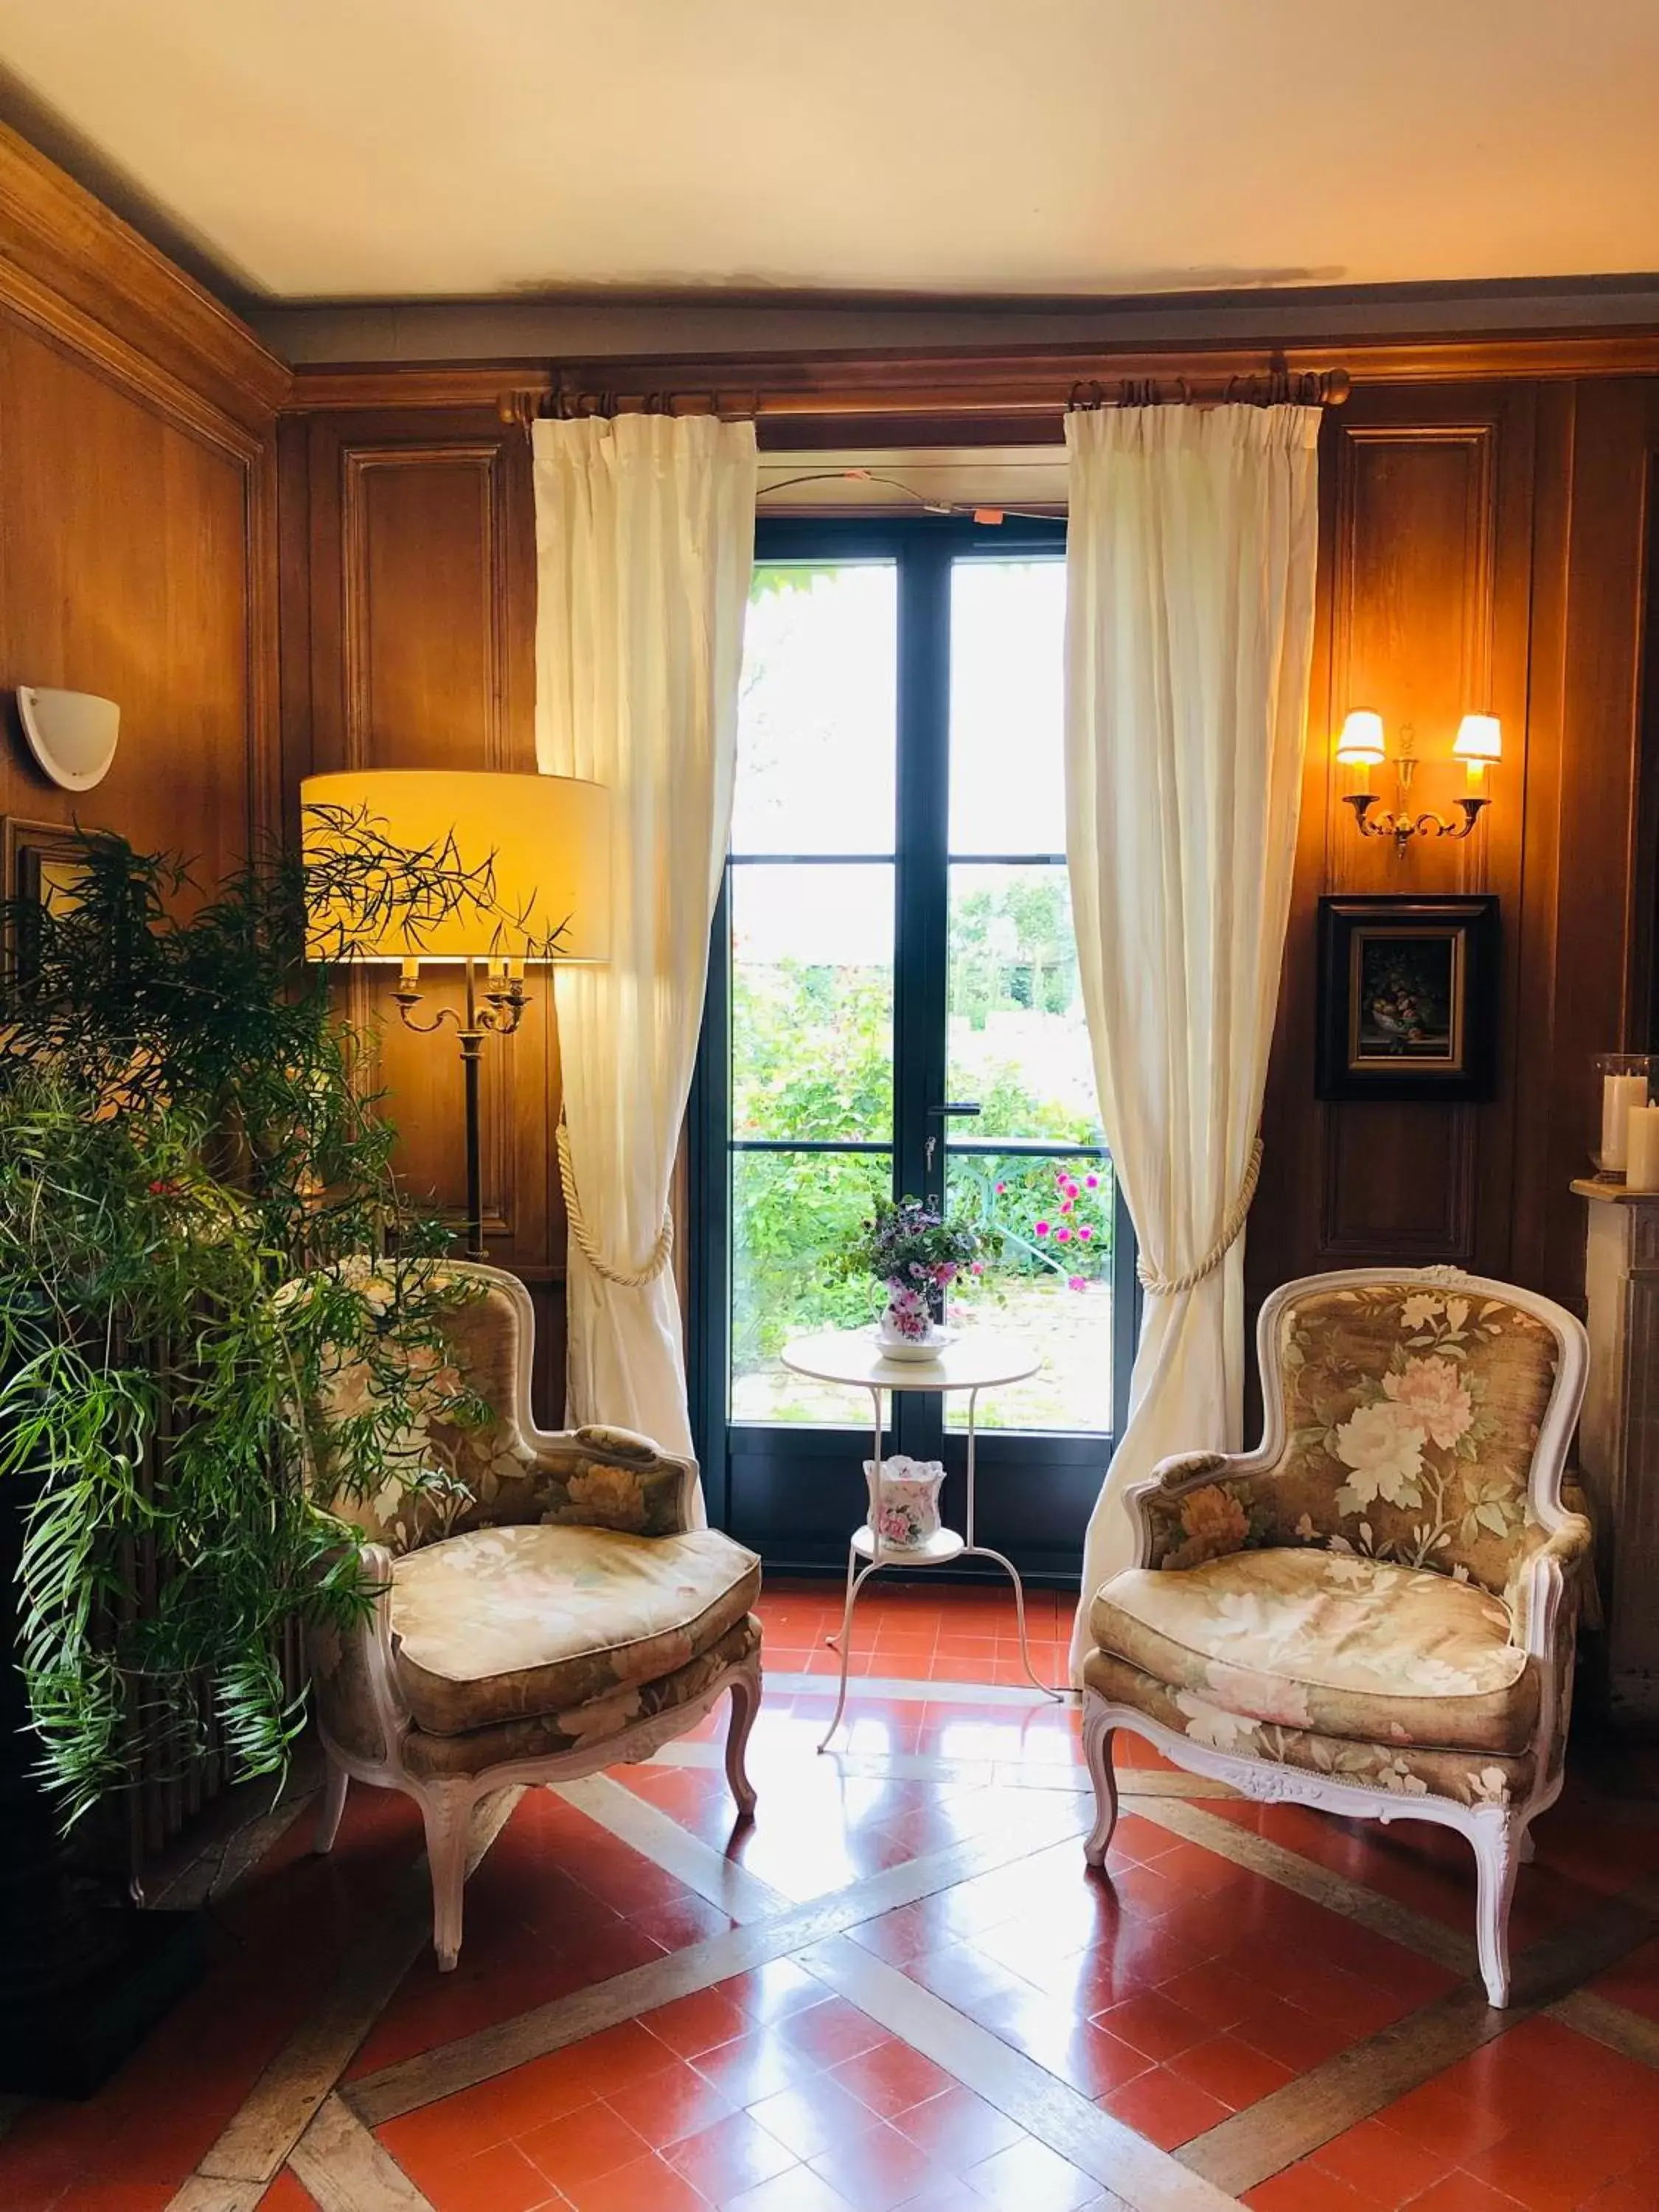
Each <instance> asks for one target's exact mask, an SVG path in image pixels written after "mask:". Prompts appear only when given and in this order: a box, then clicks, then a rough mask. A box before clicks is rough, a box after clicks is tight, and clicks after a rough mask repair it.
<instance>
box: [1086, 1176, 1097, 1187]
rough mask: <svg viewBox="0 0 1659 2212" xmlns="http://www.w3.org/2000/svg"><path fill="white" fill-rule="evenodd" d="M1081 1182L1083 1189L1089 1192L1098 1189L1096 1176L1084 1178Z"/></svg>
mask: <svg viewBox="0 0 1659 2212" xmlns="http://www.w3.org/2000/svg"><path fill="white" fill-rule="evenodd" d="M1083 1181H1084V1183H1085V1187H1086V1188H1088V1189H1090V1190H1098V1189H1099V1188H1100V1177H1099V1176H1084V1178H1083Z"/></svg>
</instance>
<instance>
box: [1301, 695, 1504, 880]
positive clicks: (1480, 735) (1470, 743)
mask: <svg viewBox="0 0 1659 2212" xmlns="http://www.w3.org/2000/svg"><path fill="white" fill-rule="evenodd" d="M1503 750H1504V742H1503V730H1502V727H1501V726H1500V724H1499V722H1498V717H1497V715H1496V714H1465V715H1464V717H1463V720H1462V722H1461V723H1460V725H1459V726H1458V732H1457V735H1456V737H1455V739H1454V740H1453V743H1452V757H1453V758H1454V759H1455V760H1461V761H1462V763H1463V765H1464V769H1465V771H1466V772H1467V774H1468V781H1469V789H1468V793H1466V794H1465V796H1464V797H1463V798H1462V799H1456V800H1455V801H1454V804H1455V806H1456V808H1457V811H1458V816H1459V817H1461V819H1459V818H1454V817H1451V816H1449V815H1445V814H1436V813H1434V812H1432V811H1424V812H1420V813H1413V811H1412V809H1411V805H1410V794H1411V784H1412V771H1413V769H1415V768H1416V766H1417V754H1416V750H1415V746H1414V742H1413V732H1412V730H1411V729H1410V728H1409V727H1407V728H1406V729H1403V730H1402V731H1401V733H1400V750H1399V751H1398V752H1397V753H1396V754H1395V763H1394V767H1395V779H1396V786H1397V795H1396V798H1395V806H1394V810H1393V811H1392V812H1386V811H1385V812H1380V813H1375V814H1374V813H1373V812H1372V811H1371V810H1372V808H1373V807H1375V806H1376V793H1375V792H1374V791H1350V792H1345V793H1343V799H1344V803H1345V804H1346V805H1349V806H1352V809H1353V818H1354V820H1355V822H1356V823H1358V826H1359V834H1360V836H1362V837H1392V838H1393V839H1394V841H1395V851H1396V852H1401V853H1403V852H1404V851H1405V849H1406V846H1407V842H1408V841H1409V840H1410V839H1411V838H1413V837H1430V836H1432V837H1467V836H1468V834H1469V832H1470V830H1471V829H1474V825H1475V823H1477V822H1478V821H1479V820H1480V810H1481V808H1482V807H1483V806H1486V805H1490V804H1491V799H1490V798H1489V796H1488V794H1487V793H1485V792H1483V791H1482V790H1480V788H1479V787H1480V784H1481V783H1482V782H1483V781H1485V779H1486V770H1487V769H1489V768H1490V767H1491V766H1492V763H1493V762H1494V761H1497V760H1498V759H1501V757H1503ZM1336 757H1337V759H1338V760H1339V761H1340V762H1341V763H1343V765H1344V766H1345V767H1361V768H1364V769H1372V768H1379V767H1381V766H1382V764H1383V762H1384V761H1385V760H1386V759H1387V758H1388V746H1387V743H1386V741H1385V738H1384V735H1383V717H1382V716H1381V715H1380V714H1376V713H1375V712H1374V711H1373V710H1372V709H1371V708H1368V707H1360V708H1355V709H1354V711H1353V712H1352V714H1349V716H1348V718H1347V720H1346V721H1345V722H1344V723H1343V725H1342V733H1341V735H1340V737H1339V738H1338V739H1337V741H1336Z"/></svg>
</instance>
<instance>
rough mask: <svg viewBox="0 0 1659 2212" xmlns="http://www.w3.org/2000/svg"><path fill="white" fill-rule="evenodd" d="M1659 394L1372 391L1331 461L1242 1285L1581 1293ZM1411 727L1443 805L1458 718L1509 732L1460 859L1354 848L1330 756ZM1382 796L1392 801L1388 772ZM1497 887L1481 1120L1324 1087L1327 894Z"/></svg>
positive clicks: (1642, 880) (1634, 870) (1636, 820)
mask: <svg viewBox="0 0 1659 2212" xmlns="http://www.w3.org/2000/svg"><path fill="white" fill-rule="evenodd" d="M1656 450H1659V384H1656V383H1655V382H1653V381H1652V380H1607V381H1591V380H1584V381H1582V382H1565V381H1564V382H1541V381H1532V380H1515V381H1493V382H1489V383H1479V384H1477V383H1470V384H1432V385H1430V384H1425V385H1421V386H1411V385H1395V386H1388V387H1385V388H1379V389H1367V388H1365V387H1364V386H1361V387H1360V388H1358V389H1357V390H1356V391H1355V392H1354V394H1353V396H1352V399H1351V400H1350V402H1349V404H1347V406H1346V407H1344V408H1341V409H1340V410H1332V411H1331V412H1330V413H1329V415H1328V418H1327V422H1326V425H1325V431H1324V442H1323V447H1322V456H1321V459H1322V474H1321V491H1322V514H1321V527H1322V549H1321V598H1320V622H1319V634H1318V638H1317V642H1316V659H1315V671H1314V685H1313V696H1312V704H1311V708H1310V730H1309V745H1308V753H1307V763H1306V769H1305V781H1304V795H1303V814H1302V824H1301V832H1300V839H1299V846H1298V852H1297V869H1296V880H1295V889H1294V892H1293V897H1292V908H1291V925H1290V935H1289V940H1288V943H1287V945H1286V952H1285V979H1284V988H1283V992H1282V994H1281V1000H1280V1007H1279V1027H1278V1032H1277V1036H1276V1039H1275V1045H1274V1052H1273V1066H1272V1072H1271V1074H1270V1078H1269V1085H1268V1098H1267V1114H1266V1119H1265V1135H1266V1139H1267V1147H1266V1153H1265V1158H1264V1164H1263V1170H1262V1177H1261V1188H1260V1192H1259V1194H1258V1196H1257V1199H1256V1202H1255V1209H1254V1211H1253V1212H1252V1216H1251V1221H1250V1231H1249V1247H1248V1254H1249V1257H1248V1261H1247V1268H1248V1273H1249V1280H1250V1285H1251V1288H1252V1291H1253V1292H1254V1294H1255V1297H1256V1298H1258V1299H1259V1298H1260V1297H1261V1296H1263V1295H1265V1294H1266V1292H1267V1290H1268V1289H1270V1288H1271V1287H1272V1286H1273V1285H1274V1284H1275V1283H1278V1282H1281V1281H1283V1280H1284V1279H1285V1278H1286V1277H1288V1276H1290V1275H1292V1274H1297V1273H1303V1272H1304V1271H1310V1270H1314V1269H1317V1268H1321V1267H1336V1266H1343V1265H1352V1264H1356V1263H1364V1262H1369V1261H1379V1262H1387V1261H1393V1260H1401V1261H1411V1262H1413V1263H1417V1264H1422V1263H1426V1262H1430V1261H1449V1262H1452V1263H1453V1264H1456V1265H1462V1266H1468V1267H1475V1268H1478V1269H1481V1270H1484V1271H1488V1272H1490V1273H1494V1274H1498V1275H1504V1276H1511V1277H1513V1278H1514V1279H1516V1280H1518V1281H1520V1282H1522V1283H1527V1284H1529V1285H1534V1287H1537V1288H1539V1289H1541V1290H1544V1291H1549V1292H1551V1293H1552V1294H1553V1295H1555V1296H1557V1297H1562V1298H1564V1299H1565V1301H1566V1302H1567V1303H1568V1304H1579V1303H1581V1298H1582V1289H1583V1235H1584V1225H1583V1212H1582V1206H1580V1204H1579V1202H1578V1201H1577V1200H1574V1199H1573V1198H1572V1197H1571V1195H1570V1194H1569V1192H1568V1189H1567V1185H1568V1183H1569V1182H1570V1181H1571V1177H1572V1176H1573V1175H1574V1174H1576V1173H1581V1172H1583V1164H1584V1161H1585V1158H1586V1148H1587V1145H1588V1132H1589V1112H1590V1104H1591V1098H1590V1091H1591V1082H1590V1075H1589V1060H1590V1058H1591V1056H1592V1055H1593V1054H1595V1053H1596V1052H1598V1051H1613V1050H1616V1049H1618V1048H1620V1046H1621V1045H1629V1046H1630V1047H1632V1048H1641V1047H1642V1046H1643V1045H1644V1044H1645V1042H1646V1041H1647V1033H1648V1019H1649V1014H1648V1005H1647V997H1648V989H1649V986H1648V981H1647V976H1648V974H1649V972H1650V951H1649V950H1648V948H1649V946H1650V941H1651V931H1652V913H1651V908H1652V897H1653V894H1652V880H1651V879H1652V863H1653V851H1652V842H1653V838H1652V828H1651V825H1650V823H1648V822H1647V821H1646V820H1645V818H1644V815H1643V813H1642V807H1641V777H1640V770H1641V763H1642V747H1641V745H1640V744H1639V742H1638V680H1639V673H1640V648H1641V641H1642V629H1643V607H1644V592H1645V582H1644V530H1645V524H1644V499H1645V487H1646V483H1647V481H1648V477H1649V474H1650V455H1651V454H1652V453H1654V452H1655V451H1656ZM1359 706H1366V707H1374V708H1376V709H1377V710H1378V711H1379V712H1380V713H1381V714H1383V719H1384V722H1385V724H1386V726H1387V728H1388V731H1389V738H1390V741H1391V743H1392V742H1393V741H1394V740H1395V739H1396V738H1398V737H1399V735H1400V733H1401V731H1402V730H1404V729H1406V728H1407V727H1409V728H1411V729H1412V730H1413V732H1414V735H1415V739H1416V750H1417V753H1418V755H1419V760H1420V763H1421V765H1420V766H1419V769H1418V771H1417V777H1416V782H1415V785H1414V787H1413V799H1414V803H1415V804H1416V805H1419V806H1431V807H1436V808H1437V809H1439V810H1440V811H1449V809H1450V801H1451V799H1453V798H1454V797H1455V796H1456V795H1457V793H1459V792H1461V791H1462V788H1463V780H1462V769H1461V767H1459V766H1458V765H1457V764H1456V763H1454V762H1452V761H1451V759H1450V757H1449V752H1450V744H1451V739H1452V737H1453V735H1454V733H1455V730H1456V727H1457V723H1458V720H1459V719H1460V718H1461V716H1462V714H1465V713H1468V712H1485V711H1490V712H1492V713H1495V714H1499V715H1500V716H1501V717H1502V719H1503V724H1504V761H1503V764H1502V766H1501V768H1499V769H1498V770H1497V771H1495V772H1494V774H1493V775H1492V781H1491V782H1490V784H1489V786H1488V788H1489V790H1490V792H1491V793H1492V805H1491V806H1490V807H1489V808H1488V809H1487V810H1486V813H1485V814H1484V815H1483V817H1482V818H1481V822H1480V827H1479V829H1477V831H1476V833H1475V835H1474V836H1472V837H1470V838H1469V839H1468V840H1467V841H1466V842H1451V841H1449V840H1440V839H1435V838H1416V839H1413V841H1412V842H1411V843H1410V845H1409V846H1408V847H1407V848H1406V850H1405V851H1404V852H1403V853H1398V852H1396V851H1395V848H1394V846H1393V843H1392V842H1391V841H1389V840H1385V839H1382V838H1376V839H1370V840H1367V839H1364V838H1362V837H1361V836H1359V835H1358V830H1357V829H1356V827H1355V825H1354V822H1353V818H1352V812H1351V811H1350V810H1349V809H1348V808H1347V807H1346V806H1345V805H1343V803H1342V797H1343V793H1344V792H1345V791H1346V790H1350V789H1353V788H1357V785H1355V784H1354V783H1353V782H1352V781H1351V780H1350V778H1351V775H1352V772H1351V771H1348V770H1346V769H1342V768H1340V767H1339V766H1338V764H1337V763H1336V761H1335V760H1334V757H1333V744H1334V732H1336V731H1337V730H1339V729H1340V726H1341V723H1342V720H1343V717H1344V715H1345V714H1346V713H1347V711H1348V710H1349V709H1350V708H1353V707H1359ZM1380 775H1381V778H1382V780H1381V781H1380V782H1379V781H1376V778H1375V777H1373V778H1371V779H1370V782H1371V787H1373V788H1375V789H1377V790H1379V791H1380V793H1381V794H1382V798H1383V803H1384V804H1385V805H1387V804H1389V803H1391V801H1392V798H1393V772H1392V770H1391V769H1383V770H1382V771H1380ZM1388 890H1398V891H1426V892H1444V891H1454V890H1455V891H1472V890H1492V891H1495V892H1497V893H1498V896H1499V898H1500V899H1501V901H1502V914H1503V963H1502V969H1503V1002H1502V1009H1501V1015H1500V1050H1499V1073H1498V1085H1497V1093H1496V1096H1495V1097H1493V1099H1492V1101H1491V1102H1490V1103H1484V1104H1480V1105H1468V1104H1451V1103H1431V1104H1415V1105H1401V1106H1394V1105H1386V1104H1370V1103H1367V1104H1348V1103H1342V1104H1321V1103H1319V1102H1318V1101H1316V1099H1315V1097H1314V1096H1313V1074H1312V1072H1313V1059H1314V1036H1313V1024H1314V971H1315V925H1316V902H1317V900H1318V898H1319V897H1320V896H1321V895H1322V894H1323V893H1332V892H1345V891H1388Z"/></svg>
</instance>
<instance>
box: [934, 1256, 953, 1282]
mask: <svg viewBox="0 0 1659 2212" xmlns="http://www.w3.org/2000/svg"><path fill="white" fill-rule="evenodd" d="M956 1273H957V1263H956V1261H954V1260H941V1261H939V1265H938V1267H935V1268H934V1270H933V1280H934V1281H935V1282H936V1283H939V1284H941V1285H942V1284H945V1283H950V1282H954V1281H955V1280H956Z"/></svg>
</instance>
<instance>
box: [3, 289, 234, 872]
mask: <svg viewBox="0 0 1659 2212" xmlns="http://www.w3.org/2000/svg"><path fill="white" fill-rule="evenodd" d="M0 416H3V435H0V685H3V686H4V687H5V688H6V690H8V692H13V691H15V687H16V686H17V685H18V684H58V685H63V686H64V687H66V688H68V689H70V690H83V691H95V692H99V693H101V694H102V695H104V696H106V697H108V698H112V699H114V700H116V701H117V702H118V703H119V706H120V708H121V734H120V743H119V746H118V750H117V753H116V757H115V761H114V764H113V766H112V769H111V770H110V773H109V775H108V776H107V778H106V781H104V782H103V783H102V784H100V785H99V786H98V787H97V788H96V789H95V790H94V791H91V792H88V793H82V794H79V795H75V794H71V793H68V792H65V791H63V790H60V789H59V788H58V787H57V786H56V785H54V784H52V783H51V782H50V781H48V780H47V779H46V777H45V776H44V775H41V774H40V771H39V769H37V768H36V767H35V765H34V763H33V760H32V759H31V757H29V755H28V753H27V748H26V747H25V745H24V743H23V740H22V735H21V730H20V729H19V727H18V726H17V721H16V709H15V699H13V698H8V700H7V702H6V714H7V719H8V723H9V729H8V743H7V744H6V745H5V748H4V756H3V765H0V811H3V812H5V813H8V814H15V815H21V816H24V817H31V818H33V819H35V820H38V821H58V822H67V821H70V820H72V819H78V820H80V821H81V822H82V823H87V824H88V825H92V826H98V827H101V828H108V829H118V830H119V831H120V832H121V833H122V834H123V835H125V836H127V837H130V838H131V840H132V841H133V842H134V843H135V844H137V845H138V846H140V847H142V848H149V849H155V850H163V849H164V850H167V851H173V852H181V853H183V854H186V855H187V856H189V857H190V858H191V860H193V861H194V862H195V863H196V864H197V872H198V874H199V877H200V879H201V881H202V882H203V883H204V884H208V883H210V882H211V881H212V880H213V879H214V878H216V876H217V875H219V874H220V873H222V872H223V870H224V869H225V868H226V867H227V866H228V865H230V864H231V863H232V862H234V861H235V860H240V859H241V858H242V857H243V856H244V855H245V854H246V852H247V850H248V843H249V838H250V836H251V835H252V830H253V828H254V826H255V824H256V823H257V822H258V821H259V820H260V818H261V817H262V816H263V814H264V805H265V793H266V792H267V789H268V787H269V775H268V766H269V763H270V744H269V743H268V742H267V730H266V720H267V714H268V706H269V702H270V684H269V682H268V681H266V680H264V671H261V670H260V669H258V667H257V666H256V655H257V653H258V650H259V647H258V644H257V642H256V641H257V639H258V636H259V635H261V629H260V625H261V623H262V622H263V618H264V617H263V609H262V607H261V606H260V605H259V604H258V602H259V599H260V596H261V593H262V592H263V590H264V570H265V566H266V563H265V550H266V549H265V547H264V543H263V534H264V515H265V507H264V495H263V488H262V484H261V477H262V471H263V467H264V463H263V460H262V457H261V454H260V452H259V450H258V447H257V446H256V445H255V444H254V442H253V441H251V440H250V441H247V443H246V446H243V447H240V450H239V448H238V446H237V445H236V444H218V443H216V442H214V441H210V440H204V439H203V438H202V437H201V436H199V435H197V433H196V432H195V431H194V430H193V429H192V428H189V427H186V426H185V425H181V424H180V423H179V422H177V421H175V420H172V419H169V417H168V416H167V414H165V413H163V412H161V411H160V410H158V409H157V408H156V407H155V406H154V405H152V404H148V403H147V402H146V401H144V400H143V399H142V398H137V397H135V396H134V395H133V394H132V393H131V392H128V391H126V390H124V389H123V388H122V387H121V386H119V385H118V384H117V383H114V382H112V381H111V380H109V379H108V378H107V377H106V375H105V374H103V373H102V372H101V370H100V368H99V367H98V366H97V365H95V364H94V363H89V362H85V361H83V360H80V359H77V358H76V356H74V355H73V354H71V353H70V352H68V351H67V350H65V349H62V348H60V347H59V346H57V345H55V344H53V343H50V342H48V341H47V340H46V338H44V337H40V336H39V335H38V334H37V333H36V332H35V331H33V330H31V329H29V328H27V327H26V326H20V325H16V324H15V323H13V322H11V321H10V320H9V319H4V318H3V317H0Z"/></svg>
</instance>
